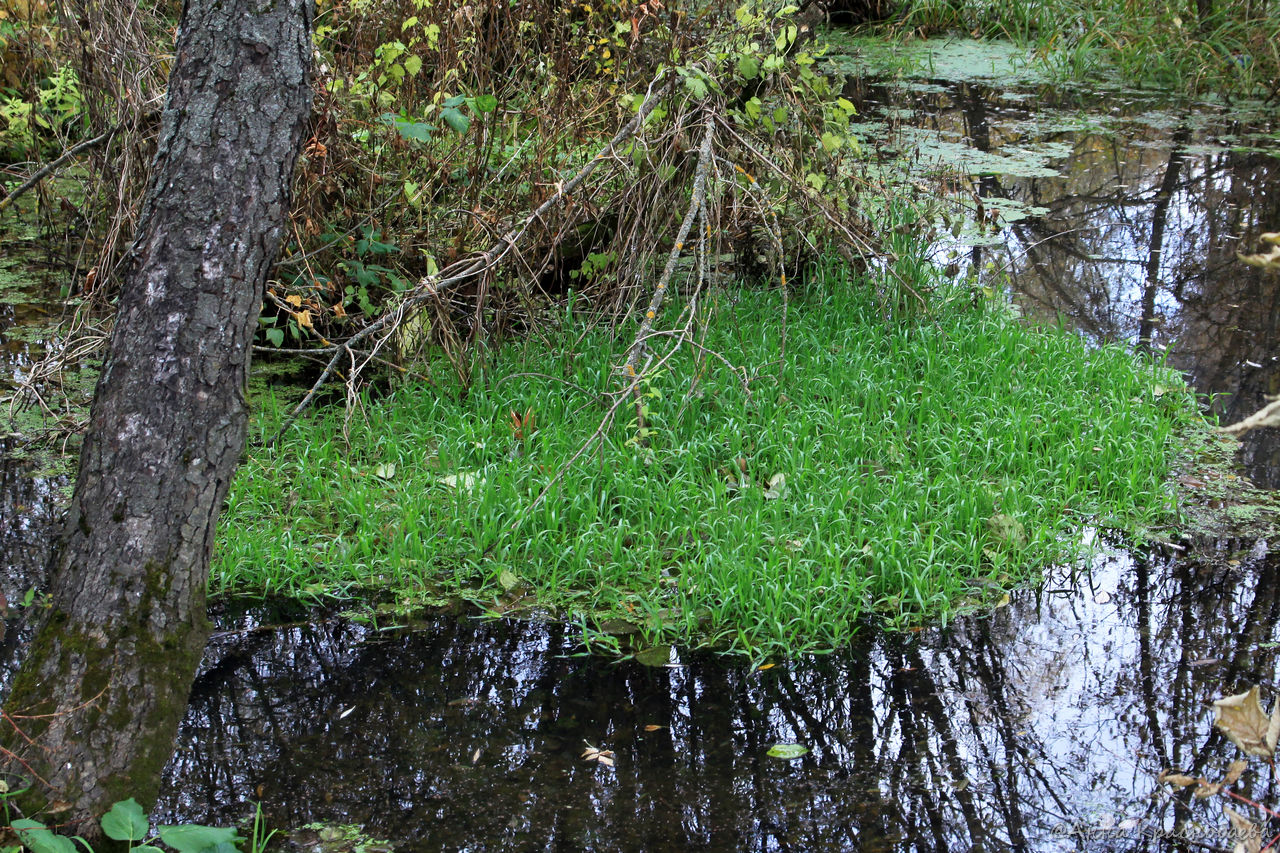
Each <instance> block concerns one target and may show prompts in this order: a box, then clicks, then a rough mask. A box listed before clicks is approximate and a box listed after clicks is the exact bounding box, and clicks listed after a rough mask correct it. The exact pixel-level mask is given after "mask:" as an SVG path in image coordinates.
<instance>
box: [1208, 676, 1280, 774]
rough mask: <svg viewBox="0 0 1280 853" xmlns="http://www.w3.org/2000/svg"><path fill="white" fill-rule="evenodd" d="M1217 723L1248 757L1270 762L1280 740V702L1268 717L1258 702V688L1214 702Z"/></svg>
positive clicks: (1215, 722) (1219, 728)
mask: <svg viewBox="0 0 1280 853" xmlns="http://www.w3.org/2000/svg"><path fill="white" fill-rule="evenodd" d="M1213 712H1214V720H1213V723H1214V725H1215V726H1217V727H1218V730H1219V731H1221V732H1222V733H1223V734H1224V735H1226V736H1227V737H1229V738H1230V739H1231V742H1232V743H1234V744H1235V745H1236V746H1238V747H1240V749H1241V750H1242V751H1244V752H1245V753H1246V754H1248V755H1257V756H1259V757H1261V758H1266V759H1268V760H1270V758H1271V756H1272V755H1274V754H1275V751H1276V741H1277V739H1280V702H1276V705H1275V708H1274V709H1273V710H1272V712H1271V716H1270V717H1268V716H1267V714H1266V712H1265V711H1263V710H1262V703H1261V702H1260V701H1259V700H1258V687H1257V686H1256V685H1255V686H1254V688H1253V689H1252V690H1250V691H1249V692H1248V693H1240V694H1237V695H1235V696H1228V697H1227V698H1225V699H1219V700H1217V701H1216V702H1214V703H1213Z"/></svg>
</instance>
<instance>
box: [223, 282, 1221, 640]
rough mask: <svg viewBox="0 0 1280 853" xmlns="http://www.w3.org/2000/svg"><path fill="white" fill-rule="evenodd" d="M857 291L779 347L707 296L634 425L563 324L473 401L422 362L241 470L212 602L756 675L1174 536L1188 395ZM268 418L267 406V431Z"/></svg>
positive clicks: (975, 307) (1004, 317) (815, 290)
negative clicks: (784, 657) (542, 626)
mask: <svg viewBox="0 0 1280 853" xmlns="http://www.w3.org/2000/svg"><path fill="white" fill-rule="evenodd" d="M875 284H876V282H875V281H874V280H869V279H865V278H863V277H861V276H859V275H856V274H851V273H849V272H848V271H847V270H845V269H842V268H841V267H840V266H839V265H828V267H827V268H826V269H825V270H824V271H822V272H821V273H817V272H815V273H814V274H813V275H812V276H811V277H810V280H809V281H808V283H807V284H806V285H805V286H804V287H802V288H800V289H799V290H798V292H797V293H795V294H793V296H792V298H791V300H790V305H789V315H790V319H789V321H788V322H787V323H786V324H784V323H782V322H780V317H782V316H783V314H784V312H786V311H788V307H787V306H786V305H785V304H784V300H783V297H782V295H781V293H780V292H778V291H777V290H756V289H743V290H724V291H717V292H715V293H714V294H710V295H708V296H707V297H706V298H705V301H704V302H703V303H702V304H700V305H699V306H698V308H697V309H696V311H695V312H693V313H692V314H691V315H688V316H686V318H685V320H686V322H688V323H690V324H692V325H694V326H695V327H696V328H697V331H696V333H695V335H694V340H695V341H696V343H695V345H693V346H684V347H679V348H678V349H676V348H674V347H673V348H672V350H670V351H664V352H663V353H662V355H661V357H660V358H658V360H657V361H656V362H655V364H656V365H658V366H653V367H651V368H650V369H649V370H647V371H646V372H645V373H644V374H643V376H642V382H641V384H640V389H641V402H640V408H639V411H637V409H636V408H634V407H633V406H632V405H631V403H630V401H629V400H628V401H625V403H624V407H622V408H619V407H618V405H617V404H618V400H617V397H616V396H615V395H616V394H617V393H618V392H617V387H618V385H617V375H616V369H617V364H618V363H619V362H620V361H621V359H622V358H623V357H624V355H625V350H626V345H627V343H628V340H627V339H623V338H620V337H618V336H616V335H615V334H612V333H611V332H609V331H608V329H607V328H605V327H602V326H599V325H595V326H591V325H590V324H588V323H586V322H585V319H584V318H582V317H579V316H577V315H575V314H574V313H573V311H572V309H571V307H570V306H569V305H565V306H564V307H563V308H562V310H561V313H560V315H559V316H558V317H556V318H554V321H552V320H549V321H548V323H547V329H548V331H547V332H546V340H530V341H526V342H524V343H522V344H514V343H513V344H510V345H507V346H505V347H503V348H501V349H499V350H495V351H488V352H484V353H478V354H477V360H478V364H477V365H476V367H475V376H476V377H477V379H480V378H482V379H483V381H475V382H473V383H471V384H470V385H469V386H463V385H461V384H460V383H459V382H458V379H457V376H456V373H455V372H453V371H451V370H450V369H448V367H447V364H437V365H436V366H435V369H433V370H431V371H430V379H429V381H421V380H419V381H411V382H406V383H404V384H403V385H401V386H400V387H398V388H396V389H395V390H393V391H391V392H390V393H389V394H387V395H386V396H382V397H378V398H372V397H370V398H365V399H364V400H363V401H362V405H361V411H360V414H359V415H358V416H356V417H352V418H350V419H349V420H346V419H344V415H343V414H342V413H339V412H332V411H331V412H324V413H318V414H315V415H313V416H310V417H304V419H303V420H301V421H300V422H299V423H297V424H295V425H294V426H292V427H291V428H290V429H289V430H288V431H287V433H286V436H285V438H284V440H283V442H282V443H281V444H280V445H279V446H278V448H276V449H265V448H262V449H258V450H255V451H251V452H250V456H249V459H248V461H247V463H246V464H245V465H244V466H243V468H242V469H241V473H240V474H239V475H238V477H237V480H236V481H235V484H234V486H233V488H232V492H231V497H230V501H229V506H228V510H227V513H226V515H225V517H224V520H223V524H222V529H221V534H220V538H219V540H218V545H217V547H216V549H215V557H214V563H215V566H214V574H213V584H214V587H215V589H216V590H218V591H221V592H244V593H248V594H253V595H260V594H263V593H277V594H283V595H290V596H306V595H316V596H322V595H335V596H354V595H356V594H367V593H368V591H369V590H370V589H374V590H377V591H380V592H381V593H382V595H383V600H384V601H389V602H393V603H394V604H395V605H397V606H399V607H400V608H403V609H412V608H413V607H414V606H415V605H419V604H422V603H424V602H426V603H430V602H434V601H436V600H438V599H439V598H440V597H442V596H444V597H448V596H456V595H460V596H463V597H466V598H469V599H471V600H473V601H474V602H475V603H477V604H479V605H480V606H481V607H482V608H483V609H484V610H486V611H488V612H491V613H504V612H509V611H512V610H515V611H527V610H528V609H530V608H534V609H537V610H540V611H549V612H552V613H555V614H559V615H562V616H569V617H572V618H578V619H582V620H585V622H586V624H587V626H588V628H590V627H591V626H593V625H598V624H602V623H606V621H607V624H612V625H617V624H619V620H625V621H624V623H623V624H627V625H630V626H631V627H630V628H629V629H628V630H634V631H638V632H640V635H641V637H642V638H643V639H642V641H641V643H640V645H641V646H650V645H654V644H658V643H661V642H670V641H672V640H680V641H685V642H689V641H694V642H703V643H707V644H710V645H713V646H719V647H730V648H733V649H735V650H737V651H739V652H748V653H751V654H754V655H757V656H759V655H766V654H770V653H776V652H796V651H801V650H815V649H831V648H834V647H837V646H839V645H841V644H842V643H844V642H845V641H846V640H847V639H848V637H849V635H850V633H851V632H852V631H853V630H855V627H856V625H857V623H858V620H859V617H860V616H861V615H863V614H868V613H875V614H877V615H878V616H880V617H883V618H886V619H888V620H889V621H890V622H894V623H898V624H905V623H912V622H916V621H918V620H919V619H921V618H923V617H926V616H936V615H939V614H947V613H951V612H955V611H956V609H957V608H960V607H964V606H965V605H966V604H972V603H974V602H980V601H991V600H994V598H995V597H998V595H999V590H1001V589H1003V588H1005V587H1007V586H1008V585H1010V584H1013V583H1016V582H1019V581H1021V580H1024V579H1026V578H1027V577H1028V576H1029V573H1030V572H1032V571H1034V570H1035V568H1036V567H1042V566H1044V565H1046V564H1048V563H1050V562H1052V561H1055V560H1061V559H1066V558H1068V557H1069V556H1071V555H1073V554H1076V553H1077V552H1078V550H1079V549H1080V548H1081V547H1082V544H1083V541H1084V539H1083V538H1082V537H1083V535H1084V532H1085V530H1086V528H1093V527H1099V526H1102V527H1118V528H1121V529H1125V530H1139V529H1142V528H1144V527H1146V526H1148V525H1158V524H1160V523H1162V522H1166V521H1168V520H1169V517H1170V511H1171V509H1172V505H1171V502H1172V498H1171V493H1170V491H1169V489H1168V488H1167V485H1166V479H1167V475H1168V471H1169V458H1170V454H1171V453H1172V452H1173V449H1174V447H1175V445H1176V444H1177V442H1176V441H1175V440H1174V439H1175V435H1176V434H1177V433H1178V432H1179V431H1180V430H1183V429H1184V428H1189V427H1190V425H1191V424H1192V423H1193V421H1194V420H1195V419H1196V416H1195V415H1194V412H1195V404H1194V401H1193V399H1192V398H1191V395H1190V393H1189V392H1188V391H1187V390H1186V389H1185V386H1183V384H1182V383H1181V380H1180V379H1177V378H1176V377H1174V376H1171V375H1169V373H1168V372H1167V371H1165V370H1163V369H1160V368H1158V367H1157V366H1153V365H1148V364H1143V363H1138V362H1135V361H1134V360H1133V358H1132V356H1131V355H1130V354H1128V353H1127V352H1125V351H1123V350H1121V349H1119V348H1111V347H1103V348H1091V347H1090V346H1088V345H1086V344H1085V343H1083V342H1082V341H1081V340H1080V339H1078V338H1077V337H1076V336H1074V335H1072V334H1070V333H1067V332H1064V331H1060V330H1032V329H1029V328H1027V327H1025V326H1024V325H1023V324H1021V323H1019V322H1016V321H1015V320H1014V319H1013V318H1012V317H1011V315H1010V312H1009V309H1008V307H1007V306H1006V304H1005V302H1004V299H1003V297H1002V296H1000V295H994V296H990V295H987V294H984V293H983V292H982V291H980V290H979V291H970V290H969V289H967V288H964V287H957V288H955V289H951V290H948V291H946V292H945V293H943V292H939V293H937V294H935V299H936V300H937V301H936V303H935V306H934V310H930V311H914V312H895V311H892V310H890V309H887V308H886V305H885V303H884V301H883V300H882V299H878V298H877V297H876V295H875V294H876V292H877V288H876V287H875ZM784 338H785V344H784ZM611 412H616V413H617V416H616V417H610V413H611ZM281 417H282V409H281V407H280V406H279V405H278V404H274V403H272V401H271V400H270V398H268V399H267V400H265V401H264V403H263V408H262V410H261V411H259V413H258V416H257V422H258V429H259V430H260V431H261V432H262V434H263V435H264V436H270V435H271V433H272V431H273V430H274V428H275V426H276V424H278V423H279V420H280V418H281ZM593 434H594V435H595V437H596V440H594V441H592V440H589V439H588V437H590V436H593ZM596 639H597V640H599V639H601V637H600V636H597V638H596Z"/></svg>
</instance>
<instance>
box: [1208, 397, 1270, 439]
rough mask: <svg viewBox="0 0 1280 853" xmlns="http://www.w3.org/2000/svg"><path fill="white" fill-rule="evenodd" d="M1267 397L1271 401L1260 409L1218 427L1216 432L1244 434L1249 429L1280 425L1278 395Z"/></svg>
mask: <svg viewBox="0 0 1280 853" xmlns="http://www.w3.org/2000/svg"><path fill="white" fill-rule="evenodd" d="M1267 399H1268V400H1270V401H1271V402H1270V403H1268V404H1267V405H1266V406H1265V407H1264V408H1262V409H1261V410H1260V411H1257V412H1254V413H1253V414H1252V415H1250V416H1249V417H1247V418H1245V419H1244V420H1242V421H1240V422H1239V423H1234V424H1232V425H1231V426H1224V427H1218V432H1223V433H1226V434H1227V435H1244V434H1245V433H1247V432H1249V431H1251V430H1255V429H1262V428H1263V427H1274V426H1280V397H1268V398H1267Z"/></svg>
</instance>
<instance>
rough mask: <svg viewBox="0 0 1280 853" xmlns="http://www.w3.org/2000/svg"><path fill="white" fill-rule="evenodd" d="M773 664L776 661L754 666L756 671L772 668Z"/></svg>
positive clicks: (774, 664)
mask: <svg viewBox="0 0 1280 853" xmlns="http://www.w3.org/2000/svg"><path fill="white" fill-rule="evenodd" d="M775 666H777V664H776V663H762V664H760V665H759V666H758V667H756V672H760V671H762V670H766V669H773V668H774V667H775Z"/></svg>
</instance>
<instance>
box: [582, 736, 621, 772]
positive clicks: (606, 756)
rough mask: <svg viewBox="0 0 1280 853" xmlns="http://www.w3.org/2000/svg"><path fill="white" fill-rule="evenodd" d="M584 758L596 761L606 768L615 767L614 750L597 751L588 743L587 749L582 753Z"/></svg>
mask: <svg viewBox="0 0 1280 853" xmlns="http://www.w3.org/2000/svg"><path fill="white" fill-rule="evenodd" d="M584 743H585V741H584ZM582 757H583V758H584V759H586V760H587V761H594V762H596V763H597V764H603V765H604V766H605V767H612V766H613V758H614V756H613V750H612V749H597V748H596V747H594V746H592V745H591V744H589V743H588V744H587V748H586V749H584V750H583V751H582Z"/></svg>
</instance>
